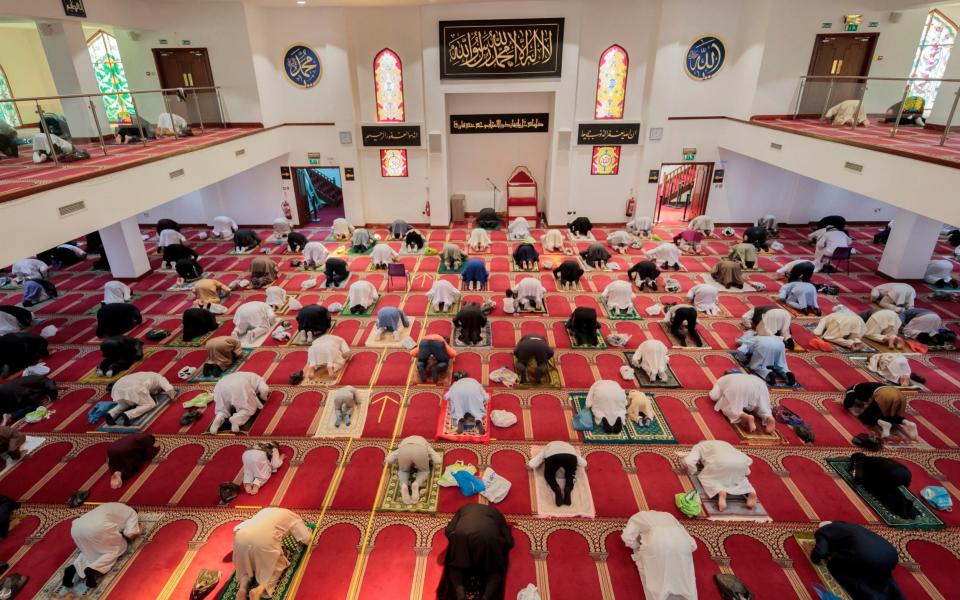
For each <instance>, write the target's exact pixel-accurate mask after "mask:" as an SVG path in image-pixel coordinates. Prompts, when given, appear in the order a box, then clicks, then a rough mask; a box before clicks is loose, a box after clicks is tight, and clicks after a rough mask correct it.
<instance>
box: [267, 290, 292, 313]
mask: <svg viewBox="0 0 960 600" xmlns="http://www.w3.org/2000/svg"><path fill="white" fill-rule="evenodd" d="M264 291H265V292H266V295H267V298H266V303H267V304H269V305H270V307H271V308H273V309H274V310H277V309H280V308H282V307H283V306H284V305H285V304H286V303H287V291H286V290H285V289H283V288H282V287H280V286H276V285H271V286H270V287H268V288H267V289H266V290H264Z"/></svg>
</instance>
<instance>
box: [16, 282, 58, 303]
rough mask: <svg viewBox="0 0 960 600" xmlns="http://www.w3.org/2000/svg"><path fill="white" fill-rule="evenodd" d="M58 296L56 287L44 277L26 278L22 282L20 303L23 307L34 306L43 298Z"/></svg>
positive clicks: (43, 299)
mask: <svg viewBox="0 0 960 600" xmlns="http://www.w3.org/2000/svg"><path fill="white" fill-rule="evenodd" d="M57 296H59V294H58V293H57V287H56V286H55V285H53V283H51V282H50V281H47V280H46V279H28V280H26V281H24V282H23V299H22V300H21V301H20V304H21V305H23V306H24V307H25V308H29V307H31V306H36V305H37V304H40V303H41V302H43V301H45V300H50V299H52V298H56V297H57Z"/></svg>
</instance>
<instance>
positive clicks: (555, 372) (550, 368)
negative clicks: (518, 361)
mask: <svg viewBox="0 0 960 600" xmlns="http://www.w3.org/2000/svg"><path fill="white" fill-rule="evenodd" d="M536 364H537V362H536V359H533V358H531V359H530V362H528V363H527V383H523V382H520V381H518V382H517V385H515V386H513V387H514V388H516V389H518V390H531V389H536V388H555V389H560V388H562V387H563V378H562V377H561V376H560V370H559V369H558V368H557V359H556V358H551V359H550V361H549V362H548V363H547V379H546V380H543V379H541V380H540V383H533V374H534V372H535V371H536V370H537V367H536Z"/></svg>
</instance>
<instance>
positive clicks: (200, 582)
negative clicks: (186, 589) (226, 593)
mask: <svg viewBox="0 0 960 600" xmlns="http://www.w3.org/2000/svg"><path fill="white" fill-rule="evenodd" d="M218 583H220V571H212V570H210V569H200V572H199V573H198V574H197V580H196V581H194V582H193V589H192V590H190V600H203V599H204V598H206V597H207V596H208V595H209V594H210V592H212V591H213V589H214V588H215V587H217V584H218Z"/></svg>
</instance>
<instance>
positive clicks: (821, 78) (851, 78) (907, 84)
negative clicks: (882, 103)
mask: <svg viewBox="0 0 960 600" xmlns="http://www.w3.org/2000/svg"><path fill="white" fill-rule="evenodd" d="M918 81H922V82H936V83H939V84H940V86H941V89H940V90H939V91H938V94H937V95H938V98H939V97H942V94H943V91H944V90H943V84H960V79H933V78H926V77H870V76H866V77H860V76H857V75H802V76H801V77H800V84H799V89H798V91H797V99H796V103H795V104H794V109H793V118H794V119H797V118H799V117H800V112H801V105H802V104H803V103H804V100H805V99H806V98H805V96H804V93H805V92H809V91H810V89H811V86H812V85H813V84H816V83H826V84H827V87H826V96H825V98H824V100H823V104H822V108H821V109H820V111H819V112H820V118H821V119H823V118H824V116H825V115H826V114H827V111H828V110H829V109H830V107H831V106H833V102H832V101H833V92H834V90H835V89H836V87H837V84H838V83H839V84H855V86H856V87H857V88H859V91H858V93H857V97H856V100H857V111H856V113H854V119H853V123H852V124H851V125H850V128H851V129H856V128H857V122H858V120H859V115H860V111H861V110H862V109H863V105H864V98H865V97H866V94H867V90H868V89H869V88H870V83H871V82H874V83H880V82H895V83H900V84H902V87H903V93H902V94H901V95H900V103H899V105H900V108H899V111H898V112H897V115H896V118H895V119H894V120H893V125H892V127H891V128H890V137H896V135H897V131H898V130H899V129H900V124H901V123H900V122H901V120H902V119H903V112H904V111H903V107H904V104H905V102H906V100H907V97H908V96H909V95H910V89H911V87H912V84H913V83H914V82H918ZM898 89H899V88H898ZM958 102H960V85H958V86H957V89H956V90H955V91H954V95H953V103H952V104H951V106H950V112H949V113H948V114H947V119H946V123H945V124H944V126H943V133H942V134H941V136H940V142H939V145H940V146H943V145H944V143H946V141H947V137H948V136H949V135H950V129H951V126H952V125H953V117H954V114H955V113H956V111H957V104H958ZM930 109H931V107H925V111H924V112H926V111H927V110H930Z"/></svg>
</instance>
